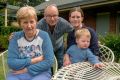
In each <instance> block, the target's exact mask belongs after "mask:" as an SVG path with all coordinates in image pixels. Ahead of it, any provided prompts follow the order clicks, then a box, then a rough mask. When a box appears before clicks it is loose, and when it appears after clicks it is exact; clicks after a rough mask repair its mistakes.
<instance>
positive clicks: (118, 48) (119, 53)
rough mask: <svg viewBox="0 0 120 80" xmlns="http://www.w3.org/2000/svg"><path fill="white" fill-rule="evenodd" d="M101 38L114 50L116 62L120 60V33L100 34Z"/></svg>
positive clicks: (103, 42) (101, 40)
mask: <svg viewBox="0 0 120 80" xmlns="http://www.w3.org/2000/svg"><path fill="white" fill-rule="evenodd" d="M99 40H100V42H101V44H104V45H106V46H107V47H109V48H110V49H111V50H112V51H113V52H114V55H115V62H120V34H107V35H106V36H100V37H99Z"/></svg>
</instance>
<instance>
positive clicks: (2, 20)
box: [0, 16, 4, 26]
mask: <svg viewBox="0 0 120 80" xmlns="http://www.w3.org/2000/svg"><path fill="white" fill-rule="evenodd" d="M2 25H4V17H3V16H0V26H2Z"/></svg>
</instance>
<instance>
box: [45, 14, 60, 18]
mask: <svg viewBox="0 0 120 80" xmlns="http://www.w3.org/2000/svg"><path fill="white" fill-rule="evenodd" d="M46 17H47V18H52V17H53V18H57V17H58V15H46Z"/></svg>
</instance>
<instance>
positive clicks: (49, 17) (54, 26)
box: [37, 4, 73, 68]
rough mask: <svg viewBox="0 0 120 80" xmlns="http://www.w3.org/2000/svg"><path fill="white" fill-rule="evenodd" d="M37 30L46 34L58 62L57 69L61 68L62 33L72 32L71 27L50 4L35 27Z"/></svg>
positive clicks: (62, 52) (55, 7)
mask: <svg viewBox="0 0 120 80" xmlns="http://www.w3.org/2000/svg"><path fill="white" fill-rule="evenodd" d="M37 28H39V29H41V30H44V31H46V32H48V34H49V36H50V38H51V41H52V44H53V47H54V53H55V56H56V58H57V60H58V68H60V67H62V66H63V55H64V41H63V36H64V33H68V32H70V31H72V30H73V27H72V25H71V24H70V23H69V22H68V21H66V20H65V19H63V18H61V17H59V11H58V8H57V6H56V5H54V4H52V5H49V6H47V7H46V8H45V10H44V18H42V19H41V20H40V21H39V22H38V25H37Z"/></svg>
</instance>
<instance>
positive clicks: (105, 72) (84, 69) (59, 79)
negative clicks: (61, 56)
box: [52, 62, 120, 80]
mask: <svg viewBox="0 0 120 80" xmlns="http://www.w3.org/2000/svg"><path fill="white" fill-rule="evenodd" d="M104 64H105V66H104V67H102V68H101V69H99V68H93V66H92V65H91V64H90V63H88V62H82V63H75V64H71V65H69V66H66V67H63V68H62V69H59V70H58V72H57V73H56V74H55V75H54V76H53V78H52V80H120V64H118V63H106V62H104Z"/></svg>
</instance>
